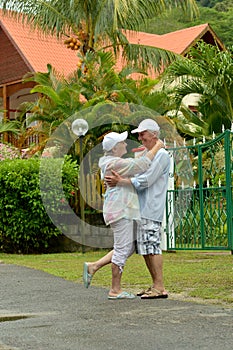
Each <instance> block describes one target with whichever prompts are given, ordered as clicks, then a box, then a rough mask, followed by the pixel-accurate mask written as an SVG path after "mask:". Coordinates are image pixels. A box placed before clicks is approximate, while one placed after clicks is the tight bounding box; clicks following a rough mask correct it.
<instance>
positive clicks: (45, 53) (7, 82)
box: [0, 12, 224, 141]
mask: <svg viewBox="0 0 233 350" xmlns="http://www.w3.org/2000/svg"><path fill="white" fill-rule="evenodd" d="M127 36H128V39H129V41H130V42H131V43H135V44H137V43H140V44H144V45H149V46H154V47H159V48H163V49H166V50H169V51H172V52H174V53H177V54H180V55H186V54H187V53H188V52H189V49H190V48H191V47H192V46H194V45H195V44H196V43H197V41H199V40H200V39H202V40H204V41H205V42H206V43H209V44H212V45H218V47H219V48H220V49H221V50H223V49H224V45H223V44H222V43H221V41H220V40H219V38H218V37H217V35H216V34H215V33H214V31H213V30H212V28H211V27H210V26H209V24H208V23H205V24H201V25H198V26H195V27H191V28H186V29H182V30H178V31H175V32H172V33H167V34H163V35H157V34H149V33H144V32H138V33H135V32H132V31H128V32H127ZM0 49H1V55H0V110H1V109H2V110H4V112H3V113H1V114H0V120H1V118H3V119H8V120H11V119H14V115H15V112H16V111H17V108H18V106H19V105H20V104H21V103H22V102H24V101H31V100H34V99H35V96H33V95H32V94H30V90H31V88H32V87H33V83H32V82H28V83H22V78H23V76H24V75H25V74H26V73H28V72H38V71H39V72H47V64H51V65H52V67H54V68H55V69H56V70H57V71H58V72H60V73H62V74H64V75H65V76H68V75H69V74H71V73H72V72H73V71H75V70H76V69H77V63H78V57H77V51H72V50H68V49H67V47H66V46H65V45H64V40H63V39H60V40H58V39H57V38H55V37H51V36H45V35H44V34H42V33H40V32H38V31H32V30H31V29H30V26H29V25H27V24H23V23H21V22H18V21H17V20H16V19H14V18H11V17H6V16H3V15H2V13H1V12H0ZM6 141H7V140H6Z"/></svg>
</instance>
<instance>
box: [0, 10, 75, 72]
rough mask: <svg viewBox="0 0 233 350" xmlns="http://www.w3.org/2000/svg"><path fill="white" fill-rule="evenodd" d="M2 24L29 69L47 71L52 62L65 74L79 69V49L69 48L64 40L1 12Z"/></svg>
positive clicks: (0, 19) (0, 20)
mask: <svg viewBox="0 0 233 350" xmlns="http://www.w3.org/2000/svg"><path fill="white" fill-rule="evenodd" d="M0 26H1V28H2V29H3V31H4V32H5V34H6V35H7V36H8V38H9V40H10V41H11V43H12V44H13V45H14V47H15V48H16V50H17V51H18V52H19V53H20V55H21V57H22V59H23V61H24V62H25V64H26V65H27V66H28V71H35V72H47V64H48V63H50V64H51V65H52V66H53V67H54V68H55V69H56V70H57V71H58V72H60V73H62V74H64V75H65V76H67V75H69V74H70V73H72V72H73V71H74V70H76V69H77V63H78V58H77V51H72V50H70V49H67V48H66V46H65V45H64V43H63V40H60V41H59V40H57V38H55V37H52V36H45V35H43V34H41V33H38V31H32V30H31V29H30V26H29V25H25V24H22V23H21V22H17V21H16V20H15V19H13V18H10V17H6V16H2V14H0Z"/></svg>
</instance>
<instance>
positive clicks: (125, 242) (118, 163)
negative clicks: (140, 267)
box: [83, 131, 163, 299]
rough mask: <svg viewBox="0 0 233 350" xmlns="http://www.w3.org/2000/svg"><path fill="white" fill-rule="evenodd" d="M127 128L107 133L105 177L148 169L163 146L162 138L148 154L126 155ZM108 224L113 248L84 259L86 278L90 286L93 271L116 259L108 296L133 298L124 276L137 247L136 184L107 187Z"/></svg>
mask: <svg viewBox="0 0 233 350" xmlns="http://www.w3.org/2000/svg"><path fill="white" fill-rule="evenodd" d="M127 136H128V133H127V131H125V132H123V133H121V134H119V133H116V132H110V133H109V134H107V135H105V137H104V139H103V142H102V145H103V150H104V152H105V153H104V156H103V157H101V158H100V160H99V167H100V169H101V176H102V179H104V177H105V176H106V175H110V174H111V171H112V170H114V171H116V172H117V173H118V174H120V175H121V176H123V177H124V176H125V177H130V176H133V175H135V174H141V173H143V172H145V171H146V170H147V169H148V168H149V166H150V164H151V160H152V159H153V157H154V156H155V154H156V153H157V151H158V150H159V149H160V148H161V147H163V143H162V142H161V141H160V140H159V141H158V142H157V143H156V145H155V146H154V147H153V148H152V149H151V150H150V151H149V152H147V154H146V155H145V156H142V157H140V158H122V156H123V155H124V154H126V153H127V150H126V146H127V143H126V142H125V140H126V139H127ZM103 216H104V220H105V223H106V225H110V227H111V229H112V231H113V236H114V246H113V250H112V251H111V252H109V253H108V254H107V255H106V256H105V257H103V258H102V259H100V261H97V262H93V263H84V272H83V281H84V285H85V287H86V288H88V287H89V285H90V283H91V279H92V276H93V274H94V273H95V272H96V271H97V270H98V269H99V268H100V267H102V266H104V265H106V264H107V263H109V262H110V261H111V262H112V285H111V289H110V291H109V294H108V299H133V298H134V297H135V296H134V295H133V294H131V293H128V292H126V291H122V289H121V276H122V272H123V268H124V266H125V263H126V260H127V258H128V257H129V256H131V255H132V254H133V252H134V250H135V243H134V241H135V239H134V230H133V226H134V221H135V220H140V211H139V201H138V196H137V193H136V191H135V189H134V187H133V186H125V187H124V186H116V187H111V188H110V187H108V186H107V188H106V192H105V196H104V205H103Z"/></svg>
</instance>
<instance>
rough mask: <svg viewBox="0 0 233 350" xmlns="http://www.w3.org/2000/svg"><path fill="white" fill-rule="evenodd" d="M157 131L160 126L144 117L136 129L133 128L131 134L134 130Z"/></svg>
mask: <svg viewBox="0 0 233 350" xmlns="http://www.w3.org/2000/svg"><path fill="white" fill-rule="evenodd" d="M146 130H149V131H159V130H160V127H159V125H158V124H157V123H156V122H155V121H154V120H153V119H144V120H143V121H142V122H141V123H140V124H139V125H138V128H137V129H134V130H132V131H131V133H132V134H135V133H136V132H143V131H146Z"/></svg>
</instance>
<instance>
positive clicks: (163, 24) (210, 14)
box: [141, 0, 233, 48]
mask: <svg viewBox="0 0 233 350" xmlns="http://www.w3.org/2000/svg"><path fill="white" fill-rule="evenodd" d="M197 2H198V3H199V9H200V16H199V18H196V19H194V20H190V19H189V18H187V17H184V15H183V14H182V13H181V11H180V10H173V11H172V12H171V13H166V15H163V16H162V17H160V18H158V17H156V18H154V19H151V20H150V21H149V22H148V26H147V27H142V28H141V30H142V31H146V32H149V33H153V34H165V33H169V32H173V31H176V30H180V29H184V28H188V27H192V26H196V25H199V24H203V23H209V24H210V26H211V28H212V29H213V30H214V32H215V33H216V34H217V36H218V37H219V39H220V40H221V41H222V42H223V43H224V45H225V46H226V47H228V48H232V47H233V27H232V23H233V2H232V0H225V1H216V0H211V1H208V0H200V1H197Z"/></svg>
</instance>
